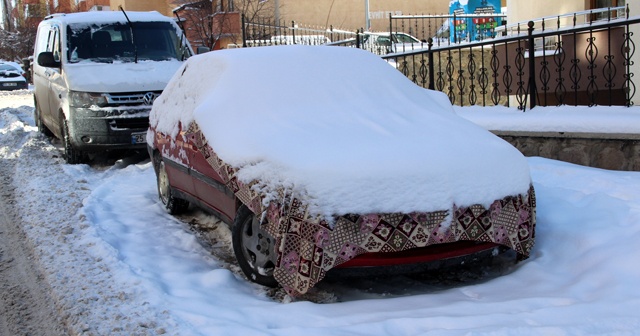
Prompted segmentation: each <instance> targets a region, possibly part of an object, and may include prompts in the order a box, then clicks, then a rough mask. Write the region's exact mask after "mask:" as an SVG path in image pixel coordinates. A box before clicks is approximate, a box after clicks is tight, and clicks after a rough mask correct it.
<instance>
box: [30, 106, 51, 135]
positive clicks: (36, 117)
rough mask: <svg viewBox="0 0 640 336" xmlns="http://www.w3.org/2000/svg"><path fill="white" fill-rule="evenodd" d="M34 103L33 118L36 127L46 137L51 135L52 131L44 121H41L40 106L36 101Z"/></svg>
mask: <svg viewBox="0 0 640 336" xmlns="http://www.w3.org/2000/svg"><path fill="white" fill-rule="evenodd" d="M34 105H35V108H34V109H33V120H34V122H35V124H36V127H37V128H38V132H40V133H42V134H44V135H46V136H48V137H51V136H53V132H51V131H50V130H49V128H48V127H47V126H45V124H44V123H42V112H41V111H40V106H38V103H37V102H36V103H35V104H34Z"/></svg>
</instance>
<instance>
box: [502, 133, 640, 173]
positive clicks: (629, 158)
mask: <svg viewBox="0 0 640 336" xmlns="http://www.w3.org/2000/svg"><path fill="white" fill-rule="evenodd" d="M492 132H493V133H494V134H496V135H498V136H499V137H501V138H503V139H504V140H506V141H508V142H509V143H511V144H512V145H513V146H514V147H516V148H517V149H518V150H520V152H522V153H523V154H524V155H525V156H541V157H545V158H549V159H554V160H560V161H565V162H571V163H575V164H579V165H583V166H589V167H595V168H603V169H610V170H626V171H640V134H599V133H571V132H516V131H492Z"/></svg>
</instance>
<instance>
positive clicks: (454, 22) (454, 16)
mask: <svg viewBox="0 0 640 336" xmlns="http://www.w3.org/2000/svg"><path fill="white" fill-rule="evenodd" d="M451 34H453V43H457V42H458V33H457V32H456V13H455V12H453V31H451ZM449 41H451V39H449Z"/></svg>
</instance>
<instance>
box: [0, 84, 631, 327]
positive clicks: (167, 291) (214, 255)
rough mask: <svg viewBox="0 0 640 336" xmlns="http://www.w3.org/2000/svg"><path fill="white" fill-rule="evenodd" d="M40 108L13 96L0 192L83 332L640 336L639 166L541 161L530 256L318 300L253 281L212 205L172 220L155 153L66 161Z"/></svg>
mask: <svg viewBox="0 0 640 336" xmlns="http://www.w3.org/2000/svg"><path fill="white" fill-rule="evenodd" d="M590 111H592V112H595V111H596V110H590ZM603 111H604V110H603ZM32 112H33V98H32V96H31V93H30V92H28V91H20V92H16V93H0V160H1V161H0V162H2V165H1V166H2V167H3V171H2V172H1V174H3V175H4V174H10V175H11V178H10V180H11V186H10V188H8V190H3V194H0V197H2V200H3V201H4V202H7V200H6V198H9V199H10V202H9V204H5V207H11V208H12V209H13V211H16V212H18V214H19V218H20V219H21V220H22V225H23V230H24V231H25V236H26V239H27V241H26V242H25V244H28V245H29V246H31V247H32V248H33V250H34V251H35V253H36V255H37V258H36V259H37V262H38V263H39V264H40V267H41V270H42V271H43V273H44V277H45V280H46V282H48V283H49V284H50V287H51V293H52V297H53V298H54V300H55V305H56V307H58V309H59V310H60V311H62V312H63V314H64V317H65V319H66V322H67V326H68V328H69V329H70V330H71V331H74V332H77V333H85V334H93V335H133V334H136V335H144V334H148V335H156V334H169V335H302V334H304V335H329V334H330V335H418V334H420V335H424V334H429V335H461V334H466V335H541V334H544V335H637V334H638V333H640V332H639V330H640V313H639V312H640V290H639V289H638V284H639V283H640V267H638V260H639V259H640V249H638V241H640V192H639V190H640V173H639V172H617V171H606V170H600V169H593V168H586V167H581V166H576V165H572V164H567V163H563V162H558V161H553V160H548V159H542V158H529V159H528V163H529V165H530V169H531V174H532V178H533V182H534V186H535V188H536V193H537V200H538V222H537V237H536V245H535V247H534V249H533V252H532V255H531V257H530V258H529V259H528V260H526V261H524V262H522V263H520V264H518V265H516V266H514V267H509V268H507V269H502V270H497V271H496V270H491V269H489V270H486V271H485V270H483V271H481V272H480V274H479V275H477V274H476V275H475V276H472V277H471V278H472V279H469V280H465V279H457V280H455V281H451V282H450V283H447V284H444V285H442V284H441V283H440V282H436V283H433V282H429V281H428V280H423V279H419V280H412V281H409V280H407V279H405V278H403V277H398V278H394V277H392V278H385V279H386V281H391V282H392V283H389V284H387V285H386V286H383V284H380V283H377V284H376V283H375V281H373V282H371V283H370V286H364V287H362V286H356V285H355V284H350V283H345V282H344V281H343V283H340V281H338V282H337V284H334V285H331V286H329V285H326V286H324V287H323V286H319V288H318V289H317V292H316V293H315V295H316V296H315V297H312V301H306V300H299V301H292V300H289V299H288V297H286V296H284V294H283V293H282V292H278V291H273V290H266V289H264V288H262V287H260V286H257V285H254V284H252V283H250V282H248V281H247V280H246V279H244V278H243V277H242V275H240V272H239V271H238V269H237V266H235V265H234V263H233V257H232V253H231V251H230V246H229V241H230V237H229V236H230V235H229V231H228V229H227V228H225V227H224V225H222V224H220V223H218V222H217V221H216V220H215V219H214V218H212V217H209V216H205V215H203V214H202V213H200V212H197V211H193V212H191V213H190V214H188V215H187V216H185V217H182V218H180V219H176V218H174V217H172V216H169V215H167V214H166V213H165V212H164V211H163V209H162V206H161V204H160V202H159V201H158V199H157V195H156V186H155V176H154V173H153V168H152V167H151V165H150V163H149V162H148V160H145V161H141V162H140V161H137V162H136V161H134V160H133V159H131V158H128V159H125V160H119V161H117V162H116V163H115V164H100V163H98V164H93V165H91V166H89V165H74V166H72V165H67V164H65V163H64V160H63V159H62V158H61V153H60V151H59V149H58V148H57V147H56V145H58V146H59V144H56V143H55V142H54V144H52V143H51V141H50V140H49V139H47V138H45V137H44V136H42V135H40V134H38V133H37V130H36V128H35V127H34V126H33V125H34V123H33V117H32ZM190 223H191V224H190ZM194 227H198V228H199V231H198V232H200V233H199V234H196V233H194V229H193V228H194ZM204 238H208V239H204ZM483 267H484V266H483ZM496 272H499V273H501V274H500V275H499V276H495V274H496ZM361 283H362V281H360V284H361ZM336 286H337V287H336ZM334 288H338V289H335V290H334ZM313 301H315V302H322V303H314V302H313Z"/></svg>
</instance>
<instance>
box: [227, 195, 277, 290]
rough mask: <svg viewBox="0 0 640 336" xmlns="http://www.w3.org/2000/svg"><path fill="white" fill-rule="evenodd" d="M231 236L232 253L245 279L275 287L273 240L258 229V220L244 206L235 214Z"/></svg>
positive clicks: (266, 233)
mask: <svg viewBox="0 0 640 336" xmlns="http://www.w3.org/2000/svg"><path fill="white" fill-rule="evenodd" d="M231 234H232V242H233V252H234V253H235V255H236V259H237V260H238V264H239V266H240V269H242V272H243V273H244V274H245V275H246V276H247V278H248V279H249V280H250V281H253V282H255V283H257V284H260V285H263V286H267V287H277V286H278V282H277V281H276V279H275V278H274V277H273V271H274V269H275V265H276V261H277V255H276V252H275V239H274V238H273V237H272V236H271V235H270V234H269V233H268V232H266V231H265V230H263V229H262V228H261V227H260V221H259V220H258V218H256V216H255V215H254V214H253V213H252V212H251V210H249V208H247V207H246V206H245V205H242V206H241V207H240V209H238V212H237V213H236V218H235V219H234V221H233V228H232V231H231Z"/></svg>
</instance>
